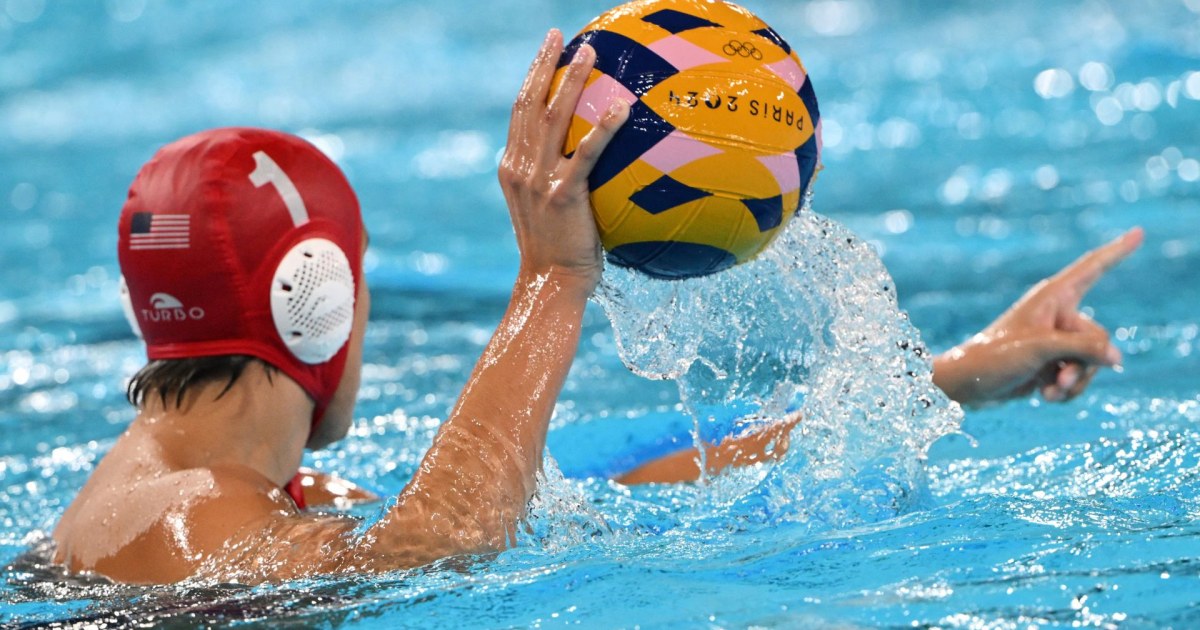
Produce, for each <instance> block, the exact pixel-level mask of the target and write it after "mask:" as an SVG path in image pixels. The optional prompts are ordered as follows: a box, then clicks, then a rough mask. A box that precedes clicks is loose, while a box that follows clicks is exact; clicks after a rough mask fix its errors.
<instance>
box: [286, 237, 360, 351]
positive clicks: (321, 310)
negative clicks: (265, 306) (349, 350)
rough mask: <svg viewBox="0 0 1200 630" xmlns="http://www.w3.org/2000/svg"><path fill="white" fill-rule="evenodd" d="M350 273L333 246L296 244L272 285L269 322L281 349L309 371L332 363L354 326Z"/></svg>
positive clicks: (317, 241) (310, 242)
mask: <svg viewBox="0 0 1200 630" xmlns="http://www.w3.org/2000/svg"><path fill="white" fill-rule="evenodd" d="M354 297H355V296H354V273H353V271H352V269H351V267H350V261H349V259H347V258H346V254H345V252H343V251H342V250H341V248H339V247H338V246H337V245H336V244H334V243H333V242H332V241H330V240H327V239H323V238H310V239H307V240H304V241H301V242H300V243H297V244H296V246H295V247H293V248H292V249H291V250H290V251H288V253H287V254H286V255H284V257H283V259H282V260H281V261H280V262H279V267H278V268H276V270H275V277H274V278H273V279H272V281H271V317H272V319H273V320H274V322H275V330H276V331H277V332H278V333H279V337H280V338H281V339H282V340H283V343H284V345H286V346H287V347H288V349H290V350H291V351H292V354H293V355H295V356H296V358H298V359H300V360H301V361H303V362H305V363H307V364H309V365H313V364H317V363H324V362H325V361H328V360H329V359H332V358H333V356H334V355H335V354H337V352H338V350H340V349H341V348H342V345H344V344H345V343H346V341H347V340H348V339H349V338H350V329H351V328H352V327H353V324H354Z"/></svg>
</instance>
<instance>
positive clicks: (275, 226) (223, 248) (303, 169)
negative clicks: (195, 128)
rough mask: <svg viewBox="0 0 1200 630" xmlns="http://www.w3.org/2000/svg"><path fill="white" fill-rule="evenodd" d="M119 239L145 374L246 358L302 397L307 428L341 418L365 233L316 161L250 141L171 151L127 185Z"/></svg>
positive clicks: (280, 142) (229, 136)
mask: <svg viewBox="0 0 1200 630" xmlns="http://www.w3.org/2000/svg"><path fill="white" fill-rule="evenodd" d="M118 230H119V245H118V256H119V259H120V264H121V272H122V274H123V280H124V285H123V286H122V294H123V296H124V298H125V299H124V302H125V311H126V316H127V317H128V318H129V321H130V324H131V325H132V326H133V328H134V330H135V331H136V332H138V334H139V335H141V337H142V338H143V339H144V340H145V342H146V352H147V355H148V357H149V358H150V359H151V360H152V361H159V362H161V361H169V360H173V359H195V358H199V357H222V356H239V355H240V356H249V357H254V358H257V359H260V360H262V361H263V362H265V363H267V364H269V365H271V366H273V367H274V368H276V369H278V370H280V371H282V372H283V373H284V374H286V375H287V376H289V377H291V378H292V379H293V380H295V381H296V383H297V384H299V385H300V387H302V388H303V389H304V390H305V391H306V392H308V394H309V396H311V397H312V399H313V401H314V403H315V409H314V414H313V421H314V423H316V422H317V421H319V420H320V418H321V416H322V415H323V414H324V412H325V410H326V409H327V408H329V406H330V405H331V403H332V404H334V405H335V406H344V402H345V401H344V400H343V399H345V398H346V396H347V395H346V394H345V393H344V392H339V391H338V386H339V384H340V383H341V381H342V375H343V372H344V371H345V368H346V364H347V356H348V355H349V354H351V348H350V346H351V345H352V344H350V343H348V342H349V339H350V336H351V330H352V328H353V327H354V326H355V299H356V296H358V295H360V294H359V289H360V287H361V286H362V251H363V225H362V217H361V214H360V212H359V207H358V200H357V198H356V197H355V195H354V191H353V190H352V189H351V188H350V184H349V182H347V181H346V178H345V176H344V175H343V174H342V172H341V171H340V170H339V169H338V167H337V166H336V165H335V164H334V163H333V162H332V161H330V160H329V158H327V157H326V156H325V155H324V154H322V153H321V152H320V151H319V150H318V149H317V148H316V147H314V146H312V145H311V144H309V143H308V142H306V141H304V140H302V139H300V138H297V137H295V136H291V135H288V134H284V133H280V132H275V131H268V130H264V129H248V128H229V129H215V130H211V131H205V132H201V133H198V134H195V135H191V136H188V137H186V138H183V139H181V140H178V141H176V142H173V143H171V144H169V145H167V146H165V147H163V148H162V149H160V150H159V151H158V153H156V154H155V155H154V157H153V158H152V159H151V160H150V161H149V162H147V163H146V165H145V166H143V167H142V170H141V171H140V172H139V173H138V175H137V178H136V179H135V180H134V182H133V185H132V187H131V188H130V190H129V198H128V200H127V201H126V202H125V206H124V208H123V209H122V211H121V220H120V224H119V227H118ZM364 293H365V292H364ZM364 316H365V315H364ZM354 359H355V360H357V357H355V358H354ZM232 378H236V375H234V376H233V377H232ZM355 382H357V379H355ZM343 389H345V388H343ZM335 399H336V400H335Z"/></svg>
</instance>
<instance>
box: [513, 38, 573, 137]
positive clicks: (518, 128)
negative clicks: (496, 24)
mask: <svg viewBox="0 0 1200 630" xmlns="http://www.w3.org/2000/svg"><path fill="white" fill-rule="evenodd" d="M562 45H563V43H562V33H560V32H559V31H558V29H550V32H548V33H546V39H545V40H544V41H543V42H542V47H541V49H539V50H538V53H537V56H535V57H534V58H533V63H532V64H531V65H530V66H529V74H527V75H525V83H524V84H522V85H521V91H520V92H519V93H518V94H517V100H516V102H514V103H513V113H512V122H511V124H510V125H509V128H508V142H509V144H510V145H512V144H513V143H514V142H520V141H521V139H522V138H526V137H528V131H529V125H530V124H536V122H537V121H538V120H539V119H540V117H541V116H540V115H541V113H542V112H543V111H544V108H545V106H546V94H547V93H548V92H549V91H550V82H551V80H552V79H553V78H554V69H555V64H556V60H557V59H558V56H559V55H560V54H562Z"/></svg>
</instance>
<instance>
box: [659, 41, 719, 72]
mask: <svg viewBox="0 0 1200 630" xmlns="http://www.w3.org/2000/svg"><path fill="white" fill-rule="evenodd" d="M647 48H649V49H650V50H653V51H654V53H655V54H656V55H658V56H659V57H662V58H663V59H666V60H667V61H668V62H669V63H670V64H671V65H673V66H675V67H676V68H678V69H680V70H687V69H688V68H695V67H696V66H703V65H707V64H713V63H728V62H729V60H728V59H725V58H724V57H720V56H717V55H714V54H713V53H710V52H708V51H707V50H704V49H703V48H701V47H699V46H697V45H695V44H693V43H691V42H689V41H688V40H686V39H684V38H682V37H679V36H677V35H672V36H670V37H665V38H663V39H660V40H658V41H656V42H654V43H653V44H650V45H649V46H647Z"/></svg>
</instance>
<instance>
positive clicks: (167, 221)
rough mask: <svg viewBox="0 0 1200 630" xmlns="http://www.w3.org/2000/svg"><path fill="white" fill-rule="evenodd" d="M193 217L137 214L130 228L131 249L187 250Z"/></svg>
mask: <svg viewBox="0 0 1200 630" xmlns="http://www.w3.org/2000/svg"><path fill="white" fill-rule="evenodd" d="M190 221H191V216H190V215H186V214H154V213H153V212H135V213H133V217H131V221H130V226H129V249H187V248H188V246H189V245H190V242H189V241H190V232H191V227H190Z"/></svg>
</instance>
